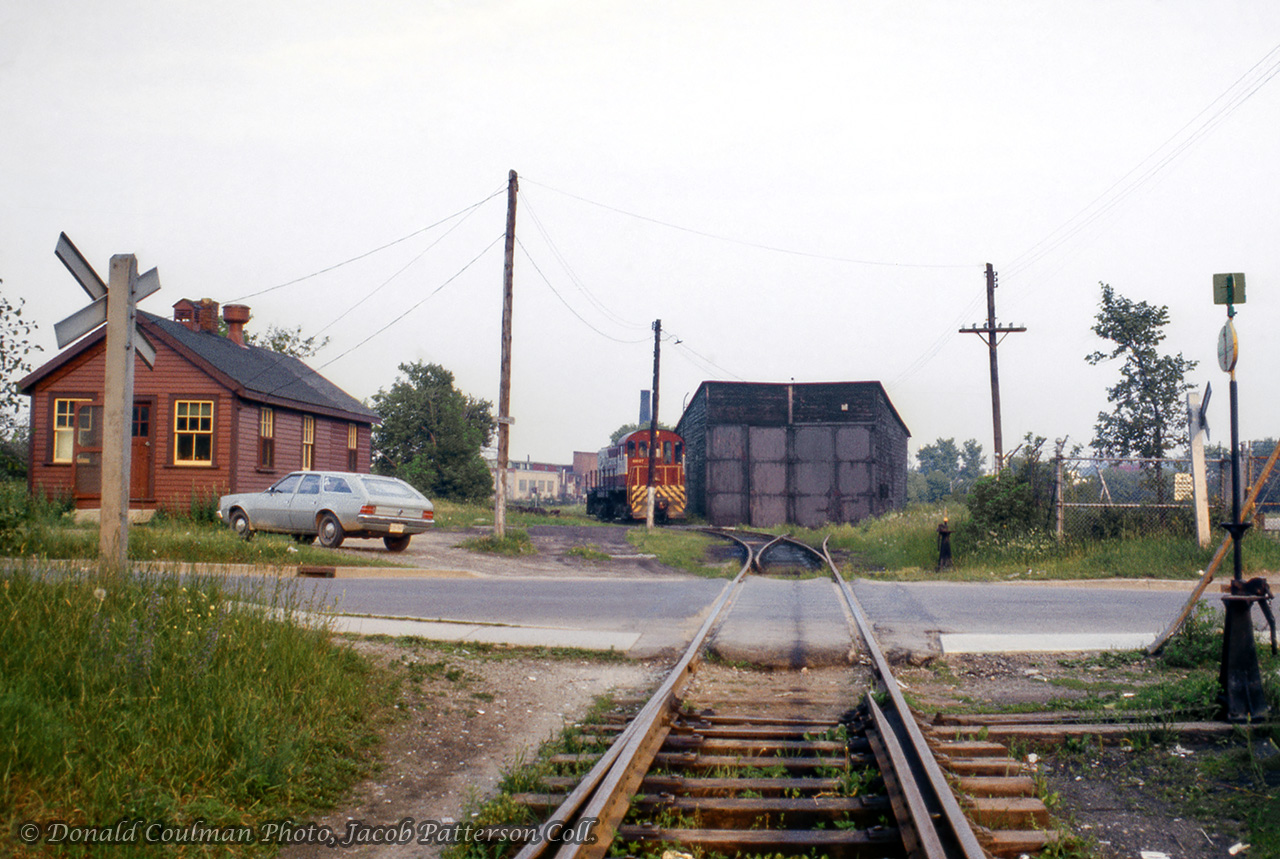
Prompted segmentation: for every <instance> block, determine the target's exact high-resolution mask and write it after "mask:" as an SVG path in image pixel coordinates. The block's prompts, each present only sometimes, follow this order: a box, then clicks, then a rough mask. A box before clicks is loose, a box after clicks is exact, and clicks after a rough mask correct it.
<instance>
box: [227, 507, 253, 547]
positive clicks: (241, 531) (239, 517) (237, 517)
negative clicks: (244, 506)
mask: <svg viewBox="0 0 1280 859" xmlns="http://www.w3.org/2000/svg"><path fill="white" fill-rule="evenodd" d="M231 530H232V531H235V532H236V536H237V537H239V538H240V539H241V540H244V541H245V542H246V543H247V542H249V541H250V540H251V539H253V529H252V528H250V527H249V517H248V516H246V515H244V511H243V510H232V511H231Z"/></svg>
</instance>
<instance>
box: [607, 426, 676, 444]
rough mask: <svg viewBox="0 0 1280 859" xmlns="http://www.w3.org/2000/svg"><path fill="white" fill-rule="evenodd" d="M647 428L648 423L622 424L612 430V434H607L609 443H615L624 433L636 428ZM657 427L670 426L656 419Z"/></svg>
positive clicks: (665, 428)
mask: <svg viewBox="0 0 1280 859" xmlns="http://www.w3.org/2000/svg"><path fill="white" fill-rule="evenodd" d="M648 428H649V425H648V424H623V425H622V426H620V427H618V428H617V429H616V430H614V431H613V435H611V436H609V444H611V445H612V444H617V443H618V442H619V441H621V440H622V437H623V436H624V435H630V434H631V433H633V432H635V431H636V430H647V429H648ZM658 429H664V430H669V429H671V427H669V426H667V425H666V424H664V423H663V422H662V421H658Z"/></svg>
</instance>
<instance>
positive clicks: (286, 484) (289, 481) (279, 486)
mask: <svg viewBox="0 0 1280 859" xmlns="http://www.w3.org/2000/svg"><path fill="white" fill-rule="evenodd" d="M300 480H302V475H301V474H290V475H288V476H287V477H282V478H280V479H279V480H277V481H276V482H275V484H274V485H273V486H272V487H271V488H270V489H268V490H267V491H268V492H287V493H289V494H290V495H292V494H293V490H295V489H297V488H298V481H300Z"/></svg>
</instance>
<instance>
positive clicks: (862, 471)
mask: <svg viewBox="0 0 1280 859" xmlns="http://www.w3.org/2000/svg"><path fill="white" fill-rule="evenodd" d="M676 430H677V432H679V433H680V434H681V435H682V436H683V437H684V440H685V461H686V476H687V481H688V491H689V507H690V510H691V511H692V512H694V513H696V514H698V515H701V516H703V517H705V518H706V519H707V521H709V522H710V523H711V524H713V525H737V524H749V525H752V526H756V527H764V526H772V525H778V524H782V523H784V522H788V523H793V524H799V525H804V526H809V527H812V526H815V525H819V524H822V523H824V522H856V521H858V520H860V519H863V518H865V517H867V516H877V515H881V514H883V513H886V512H888V511H890V510H893V509H896V508H900V507H902V506H903V505H904V504H905V503H906V497H907V492H906V481H907V438H908V437H909V432H908V431H907V428H906V426H905V425H904V424H903V423H902V420H901V418H900V417H899V416H898V414H897V412H896V411H895V410H894V408H893V405H892V404H891V403H890V402H889V398H888V395H887V394H885V392H884V389H883V388H882V387H881V386H880V384H879V383H877V382H833V383H816V384H812V383H811V384H803V383H802V384H792V385H786V384H780V385H775V384H758V383H729V382H707V383H704V384H703V385H701V386H700V387H699V389H698V391H697V392H696V393H695V394H694V396H693V398H692V399H691V400H690V402H689V405H688V407H687V408H686V409H685V413H684V415H683V416H682V417H681V419H680V423H679V425H678V426H677V428H676Z"/></svg>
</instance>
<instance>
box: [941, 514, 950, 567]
mask: <svg viewBox="0 0 1280 859" xmlns="http://www.w3.org/2000/svg"><path fill="white" fill-rule="evenodd" d="M947 522H948V517H946V516H943V517H942V524H941V525H939V526H938V572H942V571H943V570H949V569H951V528H950V527H949V526H948V524H947Z"/></svg>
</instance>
